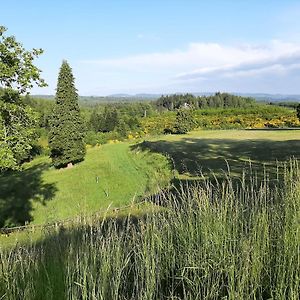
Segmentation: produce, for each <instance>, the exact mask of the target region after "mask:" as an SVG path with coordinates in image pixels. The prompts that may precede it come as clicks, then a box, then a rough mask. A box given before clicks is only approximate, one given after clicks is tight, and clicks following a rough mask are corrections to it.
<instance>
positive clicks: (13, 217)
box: [0, 164, 57, 227]
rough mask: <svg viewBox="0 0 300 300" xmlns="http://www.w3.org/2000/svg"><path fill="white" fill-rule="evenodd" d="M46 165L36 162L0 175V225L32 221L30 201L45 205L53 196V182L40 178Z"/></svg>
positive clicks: (54, 190) (15, 224)
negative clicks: (27, 167) (30, 165)
mask: <svg viewBox="0 0 300 300" xmlns="http://www.w3.org/2000/svg"><path fill="white" fill-rule="evenodd" d="M48 167H49V165H48V164H38V165H36V166H33V167H31V168H29V169H26V170H24V171H22V172H19V171H9V172H6V173H4V174H1V175H0V227H4V226H7V227H9V226H10V227H11V226H18V225H24V224H25V223H26V222H30V221H32V216H31V211H32V201H36V202H39V203H41V204H43V205H45V204H46V201H48V200H51V199H52V198H53V197H54V195H55V192H56V190H57V189H56V187H55V184H53V183H45V182H44V181H43V179H42V173H43V171H44V170H45V169H47V168H48Z"/></svg>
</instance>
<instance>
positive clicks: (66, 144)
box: [49, 61, 86, 168]
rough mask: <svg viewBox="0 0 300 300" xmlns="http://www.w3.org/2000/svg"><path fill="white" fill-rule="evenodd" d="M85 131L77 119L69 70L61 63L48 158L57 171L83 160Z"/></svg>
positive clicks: (78, 118) (80, 120)
mask: <svg viewBox="0 0 300 300" xmlns="http://www.w3.org/2000/svg"><path fill="white" fill-rule="evenodd" d="M84 136H85V128H84V123H83V120H82V118H81V116H80V111H79V105H78V94H77V91H76V88H75V84H74V76H73V74H72V69H71V67H70V66H69V64H68V63H67V62H66V61H63V63H62V65H61V68H60V71H59V75H58V82H57V89H56V96H55V105H54V108H53V115H52V118H51V120H50V132H49V146H50V149H51V154H50V157H51V158H52V162H53V165H54V166H55V167H57V168H60V167H64V166H66V165H68V164H73V163H76V162H79V161H82V160H83V159H84V156H85V152H86V150H85V144H84Z"/></svg>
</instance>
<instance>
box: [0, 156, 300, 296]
mask: <svg viewBox="0 0 300 300" xmlns="http://www.w3.org/2000/svg"><path fill="white" fill-rule="evenodd" d="M257 180H258V179H254V180H253V181H252V182H257ZM187 184H188V183H187ZM162 199H163V200H164V201H163V203H164V205H165V208H164V210H163V211H162V212H160V213H157V212H156V213H151V212H150V213H147V214H145V215H144V216H142V217H139V218H133V217H130V216H128V217H125V218H107V219H105V220H103V221H101V222H99V221H97V220H92V219H82V220H80V221H78V223H76V224H74V226H71V227H68V228H66V227H63V226H61V227H58V228H54V229H45V231H44V240H43V241H41V242H38V243H33V244H32V245H31V246H18V247H15V248H13V249H9V250H7V249H6V250H3V249H2V250H1V249H0V298H1V297H2V298H3V299H24V300H26V299H109V300H110V299H128V300H129V299H141V300H143V299H189V300H194V299H232V300H233V299H290V300H298V299H299V297H300V263H299V262H300V224H299V220H300V170H299V166H298V164H297V162H296V161H291V162H290V164H289V165H288V166H287V168H286V169H285V172H284V177H283V181H282V182H280V184H279V185H278V186H277V187H274V186H273V185H270V181H269V180H268V177H265V178H263V180H262V181H260V184H259V185H255V187H254V186H252V185H251V184H250V185H248V184H247V183H246V182H245V181H243V180H242V179H241V182H240V184H239V185H235V183H234V181H232V179H231V177H230V176H229V174H225V180H223V181H222V182H214V183H212V182H211V181H209V180H208V181H207V180H204V181H199V182H198V184H197V185H193V186H190V187H189V186H188V187H182V188H181V189H179V190H178V193H177V194H176V197H174V193H164V194H160V195H159V198H153V199H152V200H153V201H155V200H157V201H159V203H160V204H161V203H162Z"/></svg>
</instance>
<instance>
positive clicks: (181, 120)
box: [174, 108, 195, 134]
mask: <svg viewBox="0 0 300 300" xmlns="http://www.w3.org/2000/svg"><path fill="white" fill-rule="evenodd" d="M174 128H175V133H179V134H181V133H187V132H189V131H190V130H193V129H194V128H195V121H194V118H193V114H192V110H191V109H186V108H181V109H179V110H178V111H177V114H176V121H175V126H174Z"/></svg>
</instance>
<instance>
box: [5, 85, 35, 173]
mask: <svg viewBox="0 0 300 300" xmlns="http://www.w3.org/2000/svg"><path fill="white" fill-rule="evenodd" d="M36 125H37V115H36V113H34V112H33V110H32V109H31V108H30V107H28V106H26V105H24V103H23V102H22V100H21V98H20V95H19V93H18V92H16V91H13V90H10V89H4V90H1V91H0V170H2V171H3V170H8V169H17V168H19V167H20V165H21V163H22V162H23V161H24V160H26V159H27V158H28V157H29V155H30V151H31V149H32V146H33V144H34V142H35V139H36V137H37V131H36Z"/></svg>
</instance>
